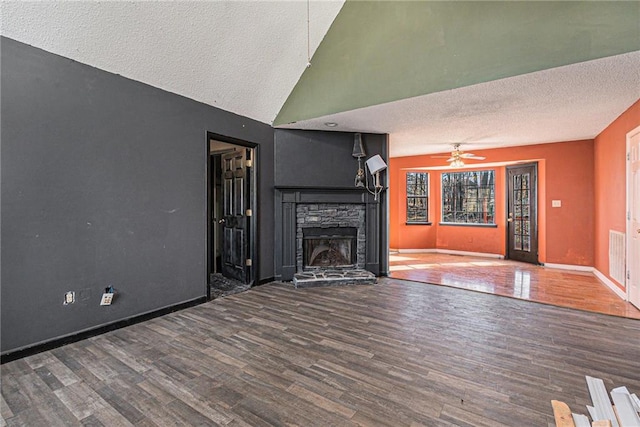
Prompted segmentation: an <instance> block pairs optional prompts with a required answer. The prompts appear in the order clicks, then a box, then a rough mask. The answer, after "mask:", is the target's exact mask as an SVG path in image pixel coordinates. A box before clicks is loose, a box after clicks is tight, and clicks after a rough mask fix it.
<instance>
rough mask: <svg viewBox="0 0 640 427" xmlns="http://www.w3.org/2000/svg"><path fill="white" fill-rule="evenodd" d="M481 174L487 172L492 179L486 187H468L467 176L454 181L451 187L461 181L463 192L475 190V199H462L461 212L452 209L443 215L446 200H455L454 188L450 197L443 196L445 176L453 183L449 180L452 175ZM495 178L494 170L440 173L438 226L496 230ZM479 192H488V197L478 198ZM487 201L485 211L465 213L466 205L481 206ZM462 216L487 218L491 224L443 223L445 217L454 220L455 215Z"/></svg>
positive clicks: (495, 171)
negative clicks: (447, 216)
mask: <svg viewBox="0 0 640 427" xmlns="http://www.w3.org/2000/svg"><path fill="white" fill-rule="evenodd" d="M483 172H489V173H491V174H492V177H491V178H490V179H489V181H490V182H489V183H488V184H486V185H479V184H476V185H475V186H472V185H468V182H469V181H470V178H471V177H470V176H467V177H465V178H463V179H462V180H458V181H456V183H454V184H453V185H456V184H457V183H460V182H461V181H462V183H463V185H464V188H465V192H467V191H468V190H467V189H473V190H475V194H476V195H475V199H474V198H468V197H463V198H462V199H461V200H460V203H461V205H462V207H463V209H461V210H457V211H454V210H453V207H452V209H451V212H448V213H445V203H446V201H447V200H449V199H453V198H455V188H454V189H453V190H452V192H453V193H452V195H451V197H446V196H445V191H446V188H445V184H444V182H445V175H448V176H449V179H448V181H449V182H453V180H452V179H451V176H452V175H470V174H481V173H483ZM496 176H497V170H496V169H477V170H469V171H455V172H442V173H441V175H440V196H441V199H440V220H441V221H440V223H439V225H443V226H460V227H489V228H496V227H498V224H497V223H496ZM477 178H478V181H480V176H479V175H478V177H477ZM481 191H488V192H489V194H488V196H484V197H479V195H480V192H481ZM485 200H486V201H487V206H486V210H477V209H476V210H474V211H467V210H466V205H467V204H468V203H470V202H471V203H472V204H473V205H475V206H482V205H483V204H484V203H483V202H484V201H485ZM457 213H458V214H462V215H476V216H478V217H479V218H482V217H487V218H490V220H491V221H492V222H458V221H445V220H444V219H445V215H451V216H453V217H454V218H455V217H456V214H457Z"/></svg>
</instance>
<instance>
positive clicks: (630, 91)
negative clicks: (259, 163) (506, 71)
mask: <svg viewBox="0 0 640 427" xmlns="http://www.w3.org/2000/svg"><path fill="white" fill-rule="evenodd" d="M638 99H640V51H638V52H632V53H628V54H624V55H617V56H613V57H608V58H603V59H597V60H594V61H588V62H583V63H580V64H573V65H568V66H564V67H558V68H553V69H550V70H544V71H539V72H536V73H530V74H525V75H521V76H516V77H510V78H507V79H501V80H495V81H492V82H487V83H481V84H477V85H473V86H467V87H463V88H460V89H455V90H448V91H443V92H438V93H433V94H429V95H424V96H419V97H414V98H410V99H406V100H401V101H395V102H390V103H386V104H381V105H376V106H372V107H366V108H361V109H357V110H353V111H348V112H344V113H337V114H331V115H328V116H325V117H320V118H316V119H311V120H304V121H300V122H297V123H294V124H292V125H287V126H283V127H290V128H295V129H324V130H327V129H329V128H327V127H326V126H325V125H324V123H326V122H334V123H338V127H337V128H334V129H339V130H342V131H358V132H372V133H379V132H381V133H385V132H386V133H389V134H390V138H389V139H390V154H391V156H392V157H401V156H409V155H415V154H428V153H441V152H443V151H448V150H450V149H451V145H452V144H453V143H455V142H462V143H465V146H464V147H463V148H464V149H466V150H470V149H471V146H472V147H473V148H474V149H481V148H495V147H504V146H516V145H527V144H537V143H546V142H559V141H571V140H579V139H591V138H594V137H595V136H597V135H598V134H599V133H600V132H601V131H602V130H603V129H604V128H605V127H607V126H608V125H609V124H610V123H611V122H612V121H613V120H614V119H615V118H616V117H618V116H619V115H620V114H621V113H622V112H624V111H625V110H626V109H627V108H629V107H630V106H631V105H632V104H633V103H634V102H635V101H637V100H638Z"/></svg>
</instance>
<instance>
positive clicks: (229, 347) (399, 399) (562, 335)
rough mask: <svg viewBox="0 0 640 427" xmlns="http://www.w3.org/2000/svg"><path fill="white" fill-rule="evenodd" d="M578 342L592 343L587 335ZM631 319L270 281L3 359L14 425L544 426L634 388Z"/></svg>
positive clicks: (638, 371) (510, 301)
mask: <svg viewBox="0 0 640 427" xmlns="http://www.w3.org/2000/svg"><path fill="white" fill-rule="evenodd" d="M585 337H588V339H586V338H585ZM638 342H640V321H638V320H634V319H628V318H623V317H614V316H608V315H603V314H597V313H590V312H586V311H578V310H572V309H568V308H561V307H554V306H551V305H544V304H538V303H535V302H530V301H522V300H518V299H514V298H504V297H500V296H495V295H488V294H482V293H477V292H468V291H464V290H460V289H456V288H452V287H443V286H434V285H425V284H421V283H416V282H406V281H399V280H394V279H380V280H379V283H378V285H376V286H345V287H333V288H314V289H295V288H293V286H291V285H290V284H281V283H272V284H267V285H263V286H260V287H256V288H253V289H251V290H249V291H247V292H244V293H240V294H236V295H231V296H228V297H224V298H219V299H216V300H214V301H211V302H209V303H205V304H202V305H199V306H196V307H191V308H188V309H185V310H182V311H178V312H175V313H171V314H169V315H167V316H163V317H160V318H156V319H152V320H150V321H147V322H143V323H140V324H136V325H132V326H130V327H127V328H123V329H119V330H116V331H112V332H109V333H107V334H104V335H101V336H97V337H93V338H91V339H88V340H85V341H79V342H77V343H73V344H70V345H67V346H64V347H61V348H57V349H54V350H51V351H48V352H43V353H40V354H38V355H34V356H31V357H28V358H26V359H21V360H16V361H14V362H9V363H6V364H4V365H2V367H1V374H2V400H0V404H1V406H2V408H1V412H0V413H1V415H2V420H4V421H3V422H4V423H6V425H7V426H30V427H31V426H35V427H39V426H49V425H62V426H66V425H72V426H74V425H77V426H80V425H95V426H102V425H104V426H113V425H116V426H119V425H132V426H137V427H154V426H175V425H198V424H201V425H223V426H238V427H246V426H274V425H275V426H282V425H300V426H305V427H306V426H322V427H324V426H326V425H332V426H358V425H361V426H386V425H388V426H394V427H397V426H430V427H431V426H442V427H451V426H465V425H472V426H482V425H487V426H492V427H493V426H500V425H516V424H517V425H518V426H544V425H553V422H554V418H553V411H552V408H551V405H550V401H551V400H552V399H557V400H562V401H565V402H567V403H568V404H569V405H570V406H571V407H573V406H574V405H575V408H576V410H578V409H579V408H584V405H585V404H588V403H590V400H589V396H588V392H587V389H586V385H585V382H584V377H585V375H590V376H594V377H598V378H602V379H603V380H604V381H605V384H606V385H607V387H609V388H613V387H615V386H620V385H626V386H627V387H628V388H629V390H630V391H631V392H636V393H638V392H640V365H639V364H638V360H640V346H638V344H637V343H638Z"/></svg>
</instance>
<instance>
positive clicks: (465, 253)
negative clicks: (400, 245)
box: [397, 249, 504, 259]
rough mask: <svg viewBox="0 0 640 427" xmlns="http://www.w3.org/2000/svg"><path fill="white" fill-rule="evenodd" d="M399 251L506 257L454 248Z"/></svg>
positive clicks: (404, 252) (403, 250)
mask: <svg viewBox="0 0 640 427" xmlns="http://www.w3.org/2000/svg"><path fill="white" fill-rule="evenodd" d="M397 251H398V253H401V254H429V253H431V254H449V255H468V256H477V257H482V258H496V259H504V256H503V255H500V254H490V253H484V252H468V251H455V250H452V249H397Z"/></svg>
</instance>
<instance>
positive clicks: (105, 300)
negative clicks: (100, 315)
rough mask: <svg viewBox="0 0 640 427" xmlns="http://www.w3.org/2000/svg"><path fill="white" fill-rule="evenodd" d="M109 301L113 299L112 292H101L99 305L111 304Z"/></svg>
mask: <svg viewBox="0 0 640 427" xmlns="http://www.w3.org/2000/svg"><path fill="white" fill-rule="evenodd" d="M111 301H113V293H112V292H110V293H106V292H105V293H104V294H102V299H101V300H100V305H111Z"/></svg>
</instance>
